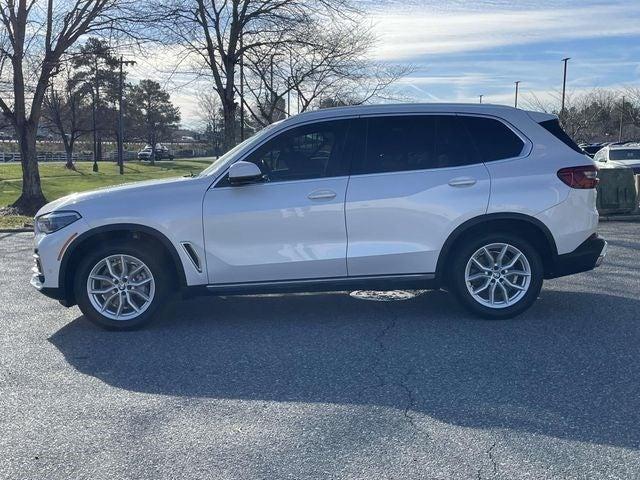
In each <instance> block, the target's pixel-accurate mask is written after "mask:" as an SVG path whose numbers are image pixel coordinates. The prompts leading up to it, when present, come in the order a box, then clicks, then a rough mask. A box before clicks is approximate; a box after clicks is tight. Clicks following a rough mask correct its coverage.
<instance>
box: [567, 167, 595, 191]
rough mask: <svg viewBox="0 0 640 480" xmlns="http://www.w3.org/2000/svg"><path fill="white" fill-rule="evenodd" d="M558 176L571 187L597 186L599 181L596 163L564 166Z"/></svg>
mask: <svg viewBox="0 0 640 480" xmlns="http://www.w3.org/2000/svg"><path fill="white" fill-rule="evenodd" d="M558 178H559V179H560V180H562V181H563V182H564V183H565V184H567V185H569V186H570V187H571V188H596V185H598V181H599V179H598V169H597V168H596V167H595V165H586V166H583V167H567V168H562V169H560V170H558Z"/></svg>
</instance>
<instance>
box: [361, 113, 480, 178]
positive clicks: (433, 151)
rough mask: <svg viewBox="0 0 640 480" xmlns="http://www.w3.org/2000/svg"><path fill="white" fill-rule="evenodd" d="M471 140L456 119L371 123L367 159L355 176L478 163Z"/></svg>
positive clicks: (373, 120) (434, 117)
mask: <svg viewBox="0 0 640 480" xmlns="http://www.w3.org/2000/svg"><path fill="white" fill-rule="evenodd" d="M480 161H481V160H480V159H479V157H478V155H477V152H476V149H475V148H474V146H473V142H472V141H471V138H470V137H469V135H468V134H467V132H466V130H465V129H464V127H463V126H461V125H460V123H459V121H458V119H457V117H456V116H455V115H405V116H384V117H374V118H369V119H368V120H367V141H366V148H365V152H364V155H363V156H361V157H360V158H359V159H357V158H354V162H353V170H352V173H353V174H354V175H358V174H367V173H384V172H403V171H410V170H425V169H431V168H446V167H456V166H460V165H469V164H472V163H478V162H480Z"/></svg>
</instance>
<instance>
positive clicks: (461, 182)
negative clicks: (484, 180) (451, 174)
mask: <svg viewBox="0 0 640 480" xmlns="http://www.w3.org/2000/svg"><path fill="white" fill-rule="evenodd" d="M476 182H477V180H476V179H475V178H471V177H458V178H452V179H451V180H449V185H450V186H452V187H470V186H471V185H475V184H476Z"/></svg>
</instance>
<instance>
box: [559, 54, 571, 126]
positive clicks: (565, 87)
mask: <svg viewBox="0 0 640 480" xmlns="http://www.w3.org/2000/svg"><path fill="white" fill-rule="evenodd" d="M569 60H571V57H567V58H563V59H562V61H563V62H564V75H563V77H562V108H560V115H561V116H562V117H564V113H565V112H564V97H565V93H566V91H567V62H568V61H569Z"/></svg>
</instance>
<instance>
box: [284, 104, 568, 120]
mask: <svg viewBox="0 0 640 480" xmlns="http://www.w3.org/2000/svg"><path fill="white" fill-rule="evenodd" d="M437 112H443V113H478V114H485V115H495V116H498V117H504V116H512V115H514V114H521V113H522V112H526V113H527V114H529V116H530V117H531V118H532V119H533V120H534V121H536V122H542V121H545V120H553V119H556V118H557V117H556V116H555V115H551V114H548V113H542V112H528V111H526V110H520V109H517V108H514V107H510V106H507V105H493V104H489V103H482V104H481V103H385V104H376V105H353V106H345V107H333V108H325V109H321V110H313V111H309V112H304V113H300V114H298V115H294V116H291V117H289V118H287V119H286V120H284V121H283V123H286V124H289V123H298V122H306V121H309V120H318V119H323V118H336V117H348V116H354V115H373V114H392V113H437Z"/></svg>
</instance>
